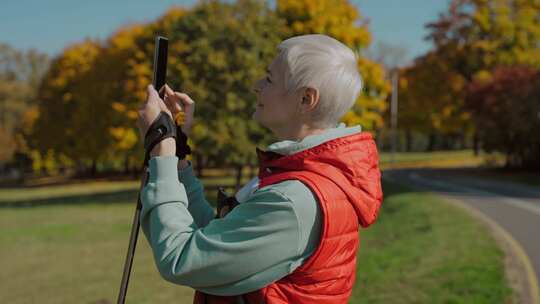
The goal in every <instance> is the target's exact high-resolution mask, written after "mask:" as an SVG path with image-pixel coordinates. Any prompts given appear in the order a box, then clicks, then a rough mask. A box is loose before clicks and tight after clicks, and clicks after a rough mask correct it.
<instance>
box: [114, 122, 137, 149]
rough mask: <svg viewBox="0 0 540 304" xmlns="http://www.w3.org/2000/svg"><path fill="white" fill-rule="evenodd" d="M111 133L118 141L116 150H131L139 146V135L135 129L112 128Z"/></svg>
mask: <svg viewBox="0 0 540 304" xmlns="http://www.w3.org/2000/svg"><path fill="white" fill-rule="evenodd" d="M109 133H110V134H111V136H112V137H113V138H114V139H115V140H116V148H117V149H119V150H129V149H131V148H132V147H133V146H135V145H136V144H137V140H138V138H137V134H136V133H135V131H134V130H133V128H124V127H111V128H109Z"/></svg>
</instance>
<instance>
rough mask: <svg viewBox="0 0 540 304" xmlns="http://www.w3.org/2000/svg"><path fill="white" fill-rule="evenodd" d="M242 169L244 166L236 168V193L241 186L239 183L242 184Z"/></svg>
mask: <svg viewBox="0 0 540 304" xmlns="http://www.w3.org/2000/svg"><path fill="white" fill-rule="evenodd" d="M243 168H244V166H242V165H237V166H236V168H235V169H236V185H235V187H236V191H238V189H240V186H241V182H242V169H243Z"/></svg>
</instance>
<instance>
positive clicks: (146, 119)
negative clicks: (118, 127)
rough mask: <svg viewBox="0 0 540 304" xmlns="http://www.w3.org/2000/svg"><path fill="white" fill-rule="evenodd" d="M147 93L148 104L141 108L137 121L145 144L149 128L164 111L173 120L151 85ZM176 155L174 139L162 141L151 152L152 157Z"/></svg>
mask: <svg viewBox="0 0 540 304" xmlns="http://www.w3.org/2000/svg"><path fill="white" fill-rule="evenodd" d="M147 91H148V97H147V99H146V102H145V103H144V104H143V105H142V106H141V107H140V108H139V111H138V114H139V119H138V120H137V125H138V128H139V132H140V136H141V139H142V142H144V138H145V136H146V132H147V131H148V128H150V125H151V124H152V122H154V120H156V118H157V117H158V115H159V113H161V112H162V111H163V112H165V113H167V114H168V115H169V116H170V117H171V118H172V114H171V111H169V109H168V108H167V106H166V105H165V103H164V102H163V100H161V98H160V97H159V95H158V92H157V91H156V90H155V89H154V87H153V86H152V85H151V84H150V85H148V87H147ZM175 153H176V142H175V140H174V138H170V137H169V138H166V139H164V140H162V141H161V142H160V143H159V144H157V145H155V146H154V148H153V149H152V151H151V152H150V156H157V155H175Z"/></svg>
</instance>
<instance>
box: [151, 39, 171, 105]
mask: <svg viewBox="0 0 540 304" xmlns="http://www.w3.org/2000/svg"><path fill="white" fill-rule="evenodd" d="M168 48H169V39H167V38H165V37H163V36H157V37H156V46H155V50H154V83H153V85H154V88H155V89H156V91H158V92H159V90H160V89H161V87H163V86H164V85H165V80H166V78H167V52H168ZM159 96H160V97H161V98H163V93H161V94H159Z"/></svg>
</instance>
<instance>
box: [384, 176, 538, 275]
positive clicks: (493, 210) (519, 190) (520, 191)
mask: <svg viewBox="0 0 540 304" xmlns="http://www.w3.org/2000/svg"><path fill="white" fill-rule="evenodd" d="M383 178H388V179H389V180H392V181H396V182H400V183H404V184H407V185H410V186H414V187H416V188H420V189H424V190H428V191H430V192H434V193H437V194H439V195H443V196H446V197H450V198H453V199H458V200H460V201H461V202H463V203H465V204H467V205H468V206H470V207H473V208H475V209H477V210H478V211H480V212H481V213H483V214H484V215H486V216H487V217H489V218H490V219H492V220H493V221H495V222H496V223H497V224H499V225H500V226H501V227H502V228H503V229H504V230H506V231H507V232H508V233H509V234H510V235H511V236H512V237H513V238H514V239H515V240H516V241H517V243H519V245H521V247H522V248H523V249H524V251H525V253H526V255H527V256H528V258H529V260H530V262H531V264H532V266H533V269H534V272H535V276H536V278H537V280H536V281H537V282H540V187H534V186H529V185H523V184H517V183H510V182H502V181H498V180H492V179H489V180H487V179H485V178H484V179H482V178H480V177H477V176H474V175H471V174H467V173H466V171H460V170H450V169H395V170H385V171H384V172H383ZM537 284H538V283H537Z"/></svg>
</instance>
